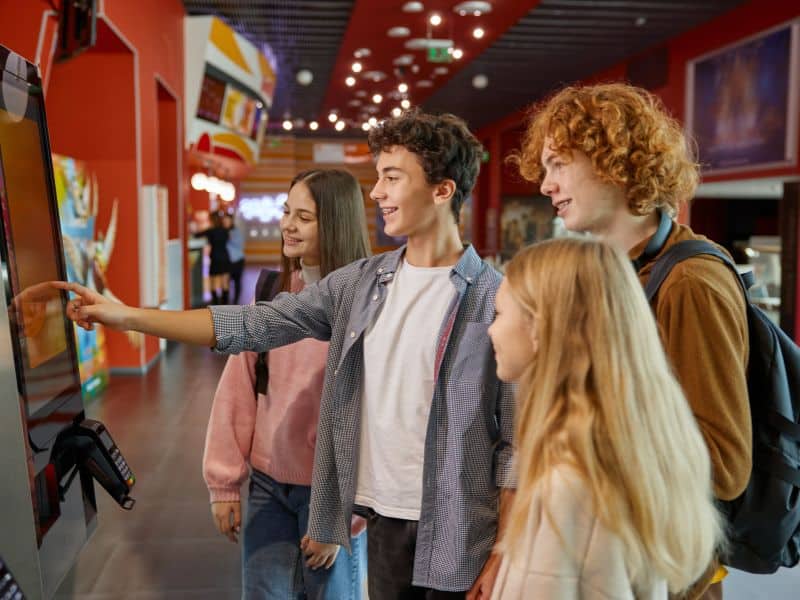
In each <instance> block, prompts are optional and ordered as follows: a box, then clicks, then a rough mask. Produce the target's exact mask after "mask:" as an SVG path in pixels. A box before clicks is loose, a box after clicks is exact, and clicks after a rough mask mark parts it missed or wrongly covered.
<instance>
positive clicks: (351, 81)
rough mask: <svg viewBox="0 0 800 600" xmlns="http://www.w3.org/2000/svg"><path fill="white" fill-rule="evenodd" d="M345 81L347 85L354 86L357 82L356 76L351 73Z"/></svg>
mask: <svg viewBox="0 0 800 600" xmlns="http://www.w3.org/2000/svg"><path fill="white" fill-rule="evenodd" d="M344 83H345V85H346V86H347V87H353V86H354V85H355V84H356V78H355V77H353V76H352V75H350V76H349V77H348V78H347V79H345V80H344Z"/></svg>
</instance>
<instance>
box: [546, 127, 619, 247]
mask: <svg viewBox="0 0 800 600" xmlns="http://www.w3.org/2000/svg"><path fill="white" fill-rule="evenodd" d="M542 166H543V167H544V171H545V175H544V179H543V180H542V184H541V192H542V194H543V195H545V196H549V197H550V198H551V200H552V203H553V207H554V208H555V209H556V213H557V215H558V216H559V217H561V218H562V219H564V225H565V226H566V228H567V229H569V230H570V231H585V232H590V233H593V234H595V235H603V234H604V233H605V232H607V231H608V230H609V229H610V228H611V226H612V224H613V223H614V221H615V220H616V219H617V218H618V217H619V216H620V215H621V214H627V213H628V212H629V211H628V203H627V200H626V198H625V190H624V189H623V188H622V187H620V186H618V185H614V184H612V183H606V182H604V181H602V180H601V179H600V178H599V177H598V176H597V174H596V173H595V172H594V169H593V167H592V162H591V160H589V157H588V156H586V154H584V153H583V152H581V151H580V150H572V156H564V155H563V154H558V153H556V152H555V151H554V150H553V149H552V148H551V140H550V139H549V138H545V143H544V148H543V149H542Z"/></svg>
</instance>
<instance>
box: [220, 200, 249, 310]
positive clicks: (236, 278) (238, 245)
mask: <svg viewBox="0 0 800 600" xmlns="http://www.w3.org/2000/svg"><path fill="white" fill-rule="evenodd" d="M222 226H223V227H225V229H227V230H228V243H227V244H226V246H225V248H226V249H227V250H228V259H229V260H230V283H231V284H233V285H234V286H235V288H236V289H235V291H234V292H233V299H232V301H233V304H239V299H240V298H241V296H242V273H243V272H244V236H243V235H242V232H241V230H240V229H239V228H238V227H236V223H234V220H233V215H232V214H230V213H225V216H224V217H223V219H222ZM229 287H230V286H229Z"/></svg>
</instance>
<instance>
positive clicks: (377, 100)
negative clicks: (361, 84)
mask: <svg viewBox="0 0 800 600" xmlns="http://www.w3.org/2000/svg"><path fill="white" fill-rule="evenodd" d="M372 101H373V102H374V103H375V104H380V103H381V102H382V101H383V96H381V95H380V94H373V96H372Z"/></svg>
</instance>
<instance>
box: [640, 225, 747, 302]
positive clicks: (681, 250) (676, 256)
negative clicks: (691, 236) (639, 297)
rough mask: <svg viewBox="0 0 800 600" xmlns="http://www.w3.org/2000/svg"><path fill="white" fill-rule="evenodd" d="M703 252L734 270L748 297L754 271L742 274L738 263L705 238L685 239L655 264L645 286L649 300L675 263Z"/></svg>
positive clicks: (654, 295)
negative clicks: (734, 262) (738, 268)
mask: <svg viewBox="0 0 800 600" xmlns="http://www.w3.org/2000/svg"><path fill="white" fill-rule="evenodd" d="M701 254H707V255H709V256H713V257H715V258H718V259H719V260H721V261H722V262H723V264H725V265H727V266H728V268H729V269H730V270H731V271H733V273H734V275H735V276H736V279H737V280H738V281H739V284H740V285H741V286H742V290H743V291H744V293H745V299H747V290H748V289H749V288H750V287H751V286H752V285H753V281H754V278H753V273H752V272H748V273H745V274H744V275H742V274H740V273H739V271H738V270H737V269H736V265H735V264H733V261H732V260H731V259H730V258H728V255H727V254H725V253H724V252H723V251H722V250H720V249H719V248H718V247H717V246H715V245H714V244H712V243H711V242H706V241H704V240H685V241H683V242H678V243H677V244H675V245H673V246H672V247H671V248H669V249H668V250H667V251H666V252H664V254H662V255H661V256H660V257H659V259H658V260H657V261H656V262H655V263H654V264H653V271H652V272H651V273H650V278H649V279H648V280H647V283H646V284H645V286H644V293H645V296H647V301H648V302H651V303H652V301H653V299H654V298H655V297H656V294H657V293H658V290H659V288H660V287H661V284H662V283H664V280H665V279H666V278H667V275H669V273H670V271H672V268H673V267H674V266H675V265H677V264H678V263H679V262H682V261H684V260H686V259H689V258H692V257H694V256H698V255H701Z"/></svg>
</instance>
